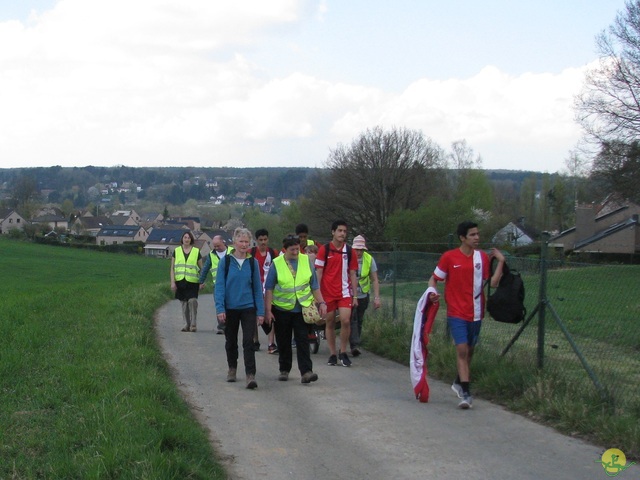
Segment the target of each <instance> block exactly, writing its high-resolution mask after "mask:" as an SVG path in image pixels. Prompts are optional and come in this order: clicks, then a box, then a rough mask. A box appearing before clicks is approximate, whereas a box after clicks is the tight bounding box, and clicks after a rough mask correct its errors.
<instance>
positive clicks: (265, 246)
mask: <svg viewBox="0 0 640 480" xmlns="http://www.w3.org/2000/svg"><path fill="white" fill-rule="evenodd" d="M256 243H257V245H256V246H255V247H253V248H251V256H252V257H254V258H255V259H256V260H258V266H259V267H260V281H261V282H262V287H263V292H264V281H265V280H266V278H267V275H268V274H269V269H270V268H271V264H272V263H273V261H274V260H275V259H276V257H277V256H278V252H276V251H275V250H274V249H273V248H271V247H270V246H269V232H268V231H267V229H265V228H261V229H259V230H257V231H256ZM263 327H264V328H263V330H265V331H267V329H268V328H270V327H269V326H265V325H264V324H263ZM272 327H273V326H271V328H270V329H269V330H268V331H269V333H267V339H268V343H267V352H269V353H271V354H275V353H278V347H277V346H276V336H275V330H274V329H273V328H272ZM253 348H254V349H255V350H260V340H259V339H258V329H256V336H255V337H254V339H253Z"/></svg>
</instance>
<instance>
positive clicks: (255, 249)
mask: <svg viewBox="0 0 640 480" xmlns="http://www.w3.org/2000/svg"><path fill="white" fill-rule="evenodd" d="M257 252H258V247H251V251H250V253H251V256H252V257H256V255H257ZM269 253H270V254H271V261H272V262H273V261H274V260H275V259H276V258H277V257H278V252H276V251H275V250H274V249H273V248H271V247H269ZM256 258H257V257H256Z"/></svg>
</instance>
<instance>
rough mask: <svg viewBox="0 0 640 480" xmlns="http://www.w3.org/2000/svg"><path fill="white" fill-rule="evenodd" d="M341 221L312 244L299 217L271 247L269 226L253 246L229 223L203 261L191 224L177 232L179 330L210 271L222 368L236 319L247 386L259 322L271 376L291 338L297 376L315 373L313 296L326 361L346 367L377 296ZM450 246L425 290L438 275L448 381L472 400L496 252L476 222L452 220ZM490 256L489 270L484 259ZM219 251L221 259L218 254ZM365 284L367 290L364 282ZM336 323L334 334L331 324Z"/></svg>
mask: <svg viewBox="0 0 640 480" xmlns="http://www.w3.org/2000/svg"><path fill="white" fill-rule="evenodd" d="M347 235H348V225H347V223H346V222H345V221H343V220H337V221H335V222H334V223H333V224H332V226H331V241H330V242H329V243H327V244H324V245H320V246H318V245H316V244H315V242H314V241H313V240H311V239H309V238H308V228H307V227H306V225H304V224H300V225H298V226H297V227H296V233H295V235H293V234H292V235H288V236H287V237H286V238H285V239H284V240H283V243H282V248H281V249H280V251H279V252H276V251H275V250H273V249H270V248H268V232H267V231H266V230H264V229H263V230H259V231H258V232H256V237H257V238H258V245H257V247H254V249H253V251H251V246H250V244H251V240H252V234H251V232H250V231H249V230H247V229H246V228H237V229H236V230H235V232H234V234H233V247H227V246H226V245H225V244H224V240H223V239H222V238H221V237H214V239H213V241H212V247H213V248H212V251H211V253H210V255H209V256H208V257H207V259H206V261H205V262H204V264H203V260H202V258H201V256H200V253H199V251H198V249H197V248H196V247H194V246H193V242H194V238H193V235H192V234H191V232H186V233H185V234H184V235H183V236H182V244H181V246H180V247H178V248H176V250H175V252H174V255H173V258H172V260H171V288H172V290H174V291H175V293H176V298H177V299H178V300H180V302H181V304H182V312H183V318H184V327H183V328H182V331H184V332H195V331H196V329H197V325H196V317H197V306H198V303H197V298H198V291H199V289H200V288H203V287H204V282H205V280H206V277H207V274H208V272H209V271H211V276H212V278H213V283H214V298H215V307H216V313H217V321H218V325H217V333H224V335H225V350H226V354H227V363H228V367H229V371H228V373H227V381H228V382H235V381H236V378H237V368H238V333H239V329H240V327H242V351H243V358H244V367H245V374H246V382H247V383H246V386H247V388H249V389H254V388H256V387H257V383H256V380H255V374H256V361H255V351H256V344H259V342H258V341H257V338H258V326H262V329H263V330H264V332H265V333H266V334H267V335H268V339H269V348H268V351H269V352H270V353H278V355H279V370H280V373H279V376H278V380H281V381H286V380H288V379H289V374H290V371H291V368H292V356H293V353H292V351H293V346H295V348H296V357H297V363H298V369H299V371H300V375H301V382H302V383H311V382H315V381H316V380H318V375H317V373H315V372H314V371H313V364H312V361H311V354H310V348H309V335H310V334H311V335H313V334H314V332H313V330H312V329H311V327H310V326H309V325H308V324H307V323H305V321H304V319H303V313H302V309H303V307H309V306H311V305H312V304H315V305H317V307H318V310H319V313H320V316H321V317H322V320H323V322H324V326H325V337H326V340H327V344H328V347H329V352H330V356H329V359H328V360H327V364H328V365H332V366H333V365H342V366H344V367H349V366H351V364H352V361H351V358H350V357H349V354H350V355H351V356H352V357H357V356H358V355H360V354H361V350H360V335H361V333H362V322H363V318H364V312H365V310H366V309H367V307H368V305H369V302H370V296H371V293H373V305H374V307H375V308H379V307H380V306H381V302H380V289H379V288H380V287H379V281H378V274H377V265H376V262H375V260H374V259H373V257H372V256H371V255H370V254H369V253H368V252H367V247H366V242H365V239H364V237H362V236H361V235H358V236H356V237H355V238H354V239H353V242H352V244H351V245H349V244H348V243H347ZM457 235H458V239H459V241H460V246H459V247H458V248H455V249H452V250H449V251H447V252H445V253H444V254H443V255H442V256H441V258H440V260H439V261H438V265H437V266H436V268H435V270H434V272H433V274H432V275H431V277H430V279H429V281H428V297H429V300H430V301H432V302H438V301H439V299H440V294H439V293H438V290H437V284H438V282H446V288H445V301H446V304H447V325H448V329H449V331H450V333H451V336H452V339H453V343H454V345H455V350H456V370H457V372H458V375H457V377H456V379H455V380H454V382H453V384H452V385H451V388H452V390H453V391H454V392H455V393H456V395H457V396H458V397H459V398H460V402H459V404H458V407H459V408H462V409H468V408H471V407H472V405H473V397H472V395H471V388H470V385H471V359H472V357H473V353H474V349H475V346H476V345H477V343H478V339H479V335H480V328H481V325H482V319H483V317H484V310H485V294H484V287H485V285H486V284H487V283H490V284H491V288H496V287H497V285H498V284H499V281H500V278H501V277H502V270H503V266H504V262H505V258H504V255H503V254H502V253H501V252H500V251H499V250H498V249H495V248H494V249H492V250H491V251H490V252H489V253H487V252H484V251H482V250H479V249H478V248H479V244H480V234H479V230H478V225H477V224H476V223H473V222H470V221H465V222H462V223H461V224H459V225H458V228H457ZM492 258H495V259H496V260H497V265H496V268H495V270H494V271H493V272H492V271H491V259H492ZM223 259H224V260H223ZM372 291H373V292H372ZM338 322H339V324H340V327H339V330H340V333H339V337H337V333H336V330H337V324H338Z"/></svg>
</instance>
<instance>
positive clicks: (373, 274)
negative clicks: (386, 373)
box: [349, 235, 382, 357]
mask: <svg viewBox="0 0 640 480" xmlns="http://www.w3.org/2000/svg"><path fill="white" fill-rule="evenodd" d="M351 248H353V249H354V250H355V252H356V255H357V256H358V274H357V277H358V306H357V308H355V309H354V311H353V313H352V314H351V334H350V335H349V343H350V344H351V355H353V356H354V357H357V356H358V355H360V354H361V353H362V352H361V351H360V343H361V340H360V336H361V335H362V323H363V321H364V312H365V311H366V310H367V307H368V306H369V298H370V292H371V286H372V285H373V306H374V308H376V309H378V308H380V306H381V305H382V303H381V302H380V282H379V281H378V266H377V265H376V261H375V260H374V259H373V257H372V256H371V255H370V254H369V252H367V245H366V242H365V239H364V237H363V236H362V235H358V236H357V237H356V238H354V239H353V244H352V245H351Z"/></svg>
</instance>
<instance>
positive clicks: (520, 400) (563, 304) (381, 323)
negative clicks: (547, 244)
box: [363, 266, 640, 460]
mask: <svg viewBox="0 0 640 480" xmlns="http://www.w3.org/2000/svg"><path fill="white" fill-rule="evenodd" d="M523 279H524V281H525V286H526V288H527V302H526V303H527V306H528V309H529V311H532V310H533V309H534V307H535V306H536V304H537V302H538V290H539V276H538V275H532V274H530V275H523ZM639 279H640V267H638V266H598V267H580V268H565V269H561V270H553V271H550V272H549V275H548V281H547V299H548V301H549V303H550V304H551V306H552V307H553V308H554V309H555V310H556V311H557V313H558V316H559V317H560V319H561V320H562V323H563V324H564V325H565V327H566V329H567V330H568V331H569V333H570V334H571V337H572V339H573V341H574V342H575V344H576V345H577V346H578V349H579V350H580V353H581V354H582V355H583V357H584V358H585V359H586V361H587V363H588V365H589V367H590V368H591V370H592V371H593V372H594V374H595V376H596V378H597V380H598V382H599V383H600V384H601V385H602V386H603V389H604V393H605V395H606V398H605V400H603V398H602V396H601V392H600V391H599V390H598V389H597V388H596V387H595V386H594V382H593V381H592V380H591V379H590V377H589V375H588V374H587V372H586V370H585V368H584V367H583V365H582V363H581V362H580V360H579V359H578V356H577V355H576V353H575V352H574V351H573V349H572V348H571V345H570V343H569V341H568V340H567V339H566V338H565V336H564V334H563V333H562V331H561V329H560V328H559V326H558V324H557V323H556V321H555V319H554V317H553V315H552V314H551V312H550V310H549V309H547V314H546V323H545V325H546V328H545V332H546V333H545V348H544V357H543V358H544V368H543V369H542V370H539V369H538V368H537V334H538V326H537V317H536V318H534V319H533V321H532V323H531V324H530V325H529V326H528V327H527V328H526V329H525V330H524V332H523V334H522V336H521V337H520V338H519V339H518V340H517V342H516V343H515V344H514V346H513V348H512V349H511V350H510V351H509V352H508V353H507V354H506V356H504V357H500V353H501V352H502V350H503V349H504V348H505V346H506V345H507V344H508V342H509V341H510V340H511V339H512V337H513V336H514V334H515V333H516V331H517V330H518V328H519V327H518V326H514V325H505V324H500V323H498V322H495V321H492V320H487V321H485V325H484V326H483V330H482V334H481V343H480V345H479V347H478V349H477V355H476V357H475V359H474V365H473V369H472V370H473V374H474V378H473V383H474V391H475V392H476V394H478V395H480V396H482V397H483V398H486V399H490V400H492V401H495V402H498V403H501V404H503V405H505V406H507V407H508V408H510V409H512V410H514V411H517V412H520V413H524V414H526V415H528V416H530V417H532V418H534V419H536V420H539V421H542V422H544V423H547V424H549V425H552V426H554V427H556V428H558V429H559V430H560V431H562V432H564V433H567V434H572V435H579V436H583V437H586V438H589V439H590V440H592V441H594V442H596V443H600V444H601V445H602V446H603V447H606V448H614V447H615V448H620V449H621V450H622V451H623V452H625V454H626V455H627V457H631V458H634V459H636V460H637V459H639V458H640V356H639V355H638V353H639V352H640V322H638V318H639V317H640V300H639V298H638V295H637V292H638V288H640V280H639ZM425 288H426V281H425V282H420V283H407V284H402V283H398V284H397V290H396V311H397V315H396V319H397V321H396V322H394V321H392V318H393V315H392V311H391V309H390V305H391V304H392V293H393V292H392V286H391V285H384V286H383V287H382V288H381V293H382V295H383V300H384V301H385V305H386V308H384V309H383V310H382V311H381V312H379V313H378V314H371V315H370V316H369V320H370V321H367V322H365V332H363V337H364V339H365V344H366V347H367V348H369V349H372V350H374V351H377V352H380V353H382V354H384V355H386V356H388V357H389V358H393V359H395V360H397V361H399V362H402V363H405V364H408V361H409V355H408V351H409V350H408V349H409V345H410V341H411V333H412V328H413V316H414V312H415V306H416V303H417V301H418V299H419V298H420V296H421V295H422V293H423V292H424V290H425ZM445 310H446V306H445V305H444V304H443V305H442V307H441V309H440V311H439V313H438V319H437V321H436V323H435V326H434V330H433V333H432V336H431V348H430V358H429V372H430V375H431V376H433V377H435V378H440V379H443V380H447V381H450V380H451V379H453V378H454V377H455V357H454V352H453V348H452V347H451V344H450V341H449V340H448V338H447V337H446V332H445ZM371 313H372V312H371Z"/></svg>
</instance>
